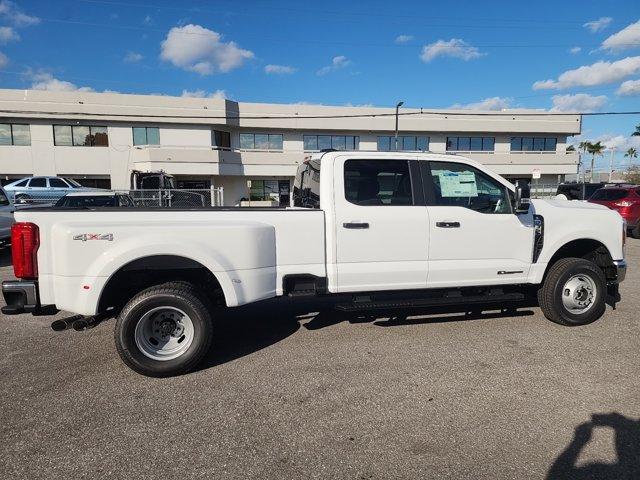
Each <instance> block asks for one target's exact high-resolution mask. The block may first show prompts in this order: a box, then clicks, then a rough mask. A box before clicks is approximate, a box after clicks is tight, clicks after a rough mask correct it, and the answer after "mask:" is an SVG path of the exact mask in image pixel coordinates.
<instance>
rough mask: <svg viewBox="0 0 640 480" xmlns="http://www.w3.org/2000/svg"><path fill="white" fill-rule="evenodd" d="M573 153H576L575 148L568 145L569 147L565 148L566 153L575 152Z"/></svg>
mask: <svg viewBox="0 0 640 480" xmlns="http://www.w3.org/2000/svg"><path fill="white" fill-rule="evenodd" d="M575 151H576V147H575V146H573V145H569V146H568V147H567V152H575Z"/></svg>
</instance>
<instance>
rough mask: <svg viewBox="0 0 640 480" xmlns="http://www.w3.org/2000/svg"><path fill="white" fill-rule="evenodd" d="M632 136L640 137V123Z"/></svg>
mask: <svg viewBox="0 0 640 480" xmlns="http://www.w3.org/2000/svg"><path fill="white" fill-rule="evenodd" d="M631 136H632V137H640V125H636V130H635V132H633V133H632V134H631Z"/></svg>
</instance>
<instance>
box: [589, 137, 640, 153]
mask: <svg viewBox="0 0 640 480" xmlns="http://www.w3.org/2000/svg"><path fill="white" fill-rule="evenodd" d="M594 142H602V144H603V145H604V146H606V147H607V148H615V149H616V150H617V151H619V152H624V151H626V150H627V149H629V148H632V147H633V148H640V137H630V136H628V135H616V134H612V133H605V134H603V135H600V136H599V137H598V138H596V139H595V140H594Z"/></svg>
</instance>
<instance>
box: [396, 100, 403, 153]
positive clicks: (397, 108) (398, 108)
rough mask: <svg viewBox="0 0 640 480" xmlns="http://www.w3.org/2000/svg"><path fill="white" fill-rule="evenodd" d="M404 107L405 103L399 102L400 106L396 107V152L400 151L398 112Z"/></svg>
mask: <svg viewBox="0 0 640 480" xmlns="http://www.w3.org/2000/svg"><path fill="white" fill-rule="evenodd" d="M402 105H404V102H398V104H397V105H396V135H395V142H396V149H395V151H396V152H397V151H398V110H400V107H401V106H402Z"/></svg>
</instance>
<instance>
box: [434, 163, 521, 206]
mask: <svg viewBox="0 0 640 480" xmlns="http://www.w3.org/2000/svg"><path fill="white" fill-rule="evenodd" d="M430 167H431V179H432V184H433V193H434V203H433V205H434V206H443V207H464V208H468V209H470V210H474V211H476V212H479V213H512V209H511V201H510V196H509V192H508V189H507V188H506V187H505V186H504V185H502V184H501V183H500V182H498V181H497V180H494V179H493V178H491V177H489V176H488V175H485V174H484V173H482V172H481V171H479V170H477V169H475V168H474V167H472V166H470V165H465V164H463V163H455V162H431V163H430Z"/></svg>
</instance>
